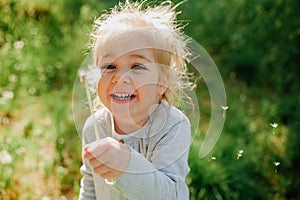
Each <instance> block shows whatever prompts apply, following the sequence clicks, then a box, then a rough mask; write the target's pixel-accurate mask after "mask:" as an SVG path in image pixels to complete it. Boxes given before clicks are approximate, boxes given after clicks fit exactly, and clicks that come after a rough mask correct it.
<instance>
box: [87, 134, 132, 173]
mask: <svg viewBox="0 0 300 200" xmlns="http://www.w3.org/2000/svg"><path fill="white" fill-rule="evenodd" d="M84 158H85V159H86V160H87V161H88V162H89V164H90V166H91V167H92V168H93V170H94V172H95V173H96V174H98V175H99V176H101V177H102V178H104V179H116V178H119V177H120V176H121V175H122V174H123V172H124V171H125V170H126V169H127V167H128V165H129V161H130V149H129V147H128V146H127V145H125V144H121V143H120V142H118V141H117V140H115V139H113V138H111V137H106V138H103V139H100V140H97V141H95V142H92V143H90V144H88V145H86V146H85V147H84Z"/></svg>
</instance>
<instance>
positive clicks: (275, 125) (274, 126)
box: [270, 123, 278, 128]
mask: <svg viewBox="0 0 300 200" xmlns="http://www.w3.org/2000/svg"><path fill="white" fill-rule="evenodd" d="M270 125H271V126H272V127H273V128H277V126H278V124H277V123H270Z"/></svg>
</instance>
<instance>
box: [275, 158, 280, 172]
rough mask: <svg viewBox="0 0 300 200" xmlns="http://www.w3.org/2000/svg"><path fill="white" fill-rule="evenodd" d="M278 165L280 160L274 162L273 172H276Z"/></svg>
mask: <svg viewBox="0 0 300 200" xmlns="http://www.w3.org/2000/svg"><path fill="white" fill-rule="evenodd" d="M279 165H280V162H277V161H276V162H274V166H275V173H277V167H278V166H279Z"/></svg>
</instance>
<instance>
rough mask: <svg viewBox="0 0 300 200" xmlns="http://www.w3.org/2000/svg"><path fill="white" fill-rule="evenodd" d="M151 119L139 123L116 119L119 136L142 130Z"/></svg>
mask: <svg viewBox="0 0 300 200" xmlns="http://www.w3.org/2000/svg"><path fill="white" fill-rule="evenodd" d="M148 119H149V116H147V118H145V119H143V120H140V121H138V122H135V121H128V119H125V120H122V119H121V120H120V119H116V118H115V119H114V125H115V131H116V132H117V133H118V134H130V133H133V132H135V131H137V130H139V129H140V128H142V127H143V126H144V125H145V123H146V122H147V120H148Z"/></svg>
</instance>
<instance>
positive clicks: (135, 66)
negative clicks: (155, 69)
mask: <svg viewBox="0 0 300 200" xmlns="http://www.w3.org/2000/svg"><path fill="white" fill-rule="evenodd" d="M131 69H134V70H141V69H142V70H147V68H146V67H145V66H144V65H142V64H134V65H133V66H132V67H131Z"/></svg>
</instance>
